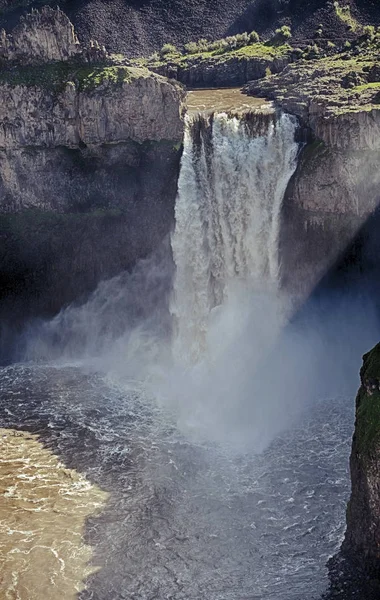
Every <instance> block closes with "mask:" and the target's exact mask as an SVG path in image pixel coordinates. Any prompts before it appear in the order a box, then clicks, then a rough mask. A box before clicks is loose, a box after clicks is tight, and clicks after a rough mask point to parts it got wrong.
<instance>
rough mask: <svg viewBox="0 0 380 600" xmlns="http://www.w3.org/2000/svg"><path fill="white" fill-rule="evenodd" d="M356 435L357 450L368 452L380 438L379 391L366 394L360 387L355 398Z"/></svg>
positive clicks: (363, 452)
mask: <svg viewBox="0 0 380 600" xmlns="http://www.w3.org/2000/svg"><path fill="white" fill-rule="evenodd" d="M356 402H357V406H358V408H357V411H356V419H357V421H356V436H357V445H358V450H359V452H360V453H361V454H364V455H365V454H368V453H370V452H371V451H372V450H374V446H376V444H377V443H378V442H379V440H380V393H379V392H377V391H376V392H374V393H373V394H371V395H370V394H367V393H366V391H365V390H364V389H363V388H360V390H359V392H358V396H357V399H356Z"/></svg>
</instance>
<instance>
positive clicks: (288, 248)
mask: <svg viewBox="0 0 380 600" xmlns="http://www.w3.org/2000/svg"><path fill="white" fill-rule="evenodd" d="M374 60H375V59H374V56H372V55H369V56H363V58H362V59H360V58H358V57H357V56H349V55H348V56H346V57H345V60H342V59H341V58H334V57H326V58H323V59H320V60H311V61H306V60H302V61H298V62H297V63H296V64H289V65H287V66H286V67H285V68H284V69H283V70H282V71H281V72H280V73H279V74H277V75H272V76H269V77H265V78H263V79H260V80H259V81H255V82H251V83H250V84H249V85H248V86H247V87H246V90H247V91H248V92H249V93H251V94H253V95H259V96H265V97H269V98H271V99H272V100H274V101H275V102H276V104H277V105H279V106H280V107H281V108H282V109H283V110H286V111H288V112H290V113H292V114H295V115H296V116H297V117H298V119H299V122H300V137H301V140H302V139H303V149H302V151H301V154H300V158H299V164H298V168H297V170H296V173H295V174H294V176H293V178H292V180H291V182H290V185H289V186H288V190H287V193H286V197H285V201H284V205H283V221H282V228H281V239H280V244H281V257H282V278H283V285H284V286H285V287H286V288H287V289H288V291H289V292H290V293H291V294H292V295H293V296H294V297H295V301H296V303H297V302H302V301H303V300H304V299H305V298H306V297H308V295H309V294H310V292H311V291H312V290H313V289H314V288H315V287H316V285H317V284H318V282H319V281H320V280H321V279H322V278H323V276H324V275H326V274H327V273H328V271H329V269H330V268H331V267H333V266H334V263H336V261H338V260H339V259H340V257H341V256H342V255H343V254H344V252H345V250H346V249H347V247H348V246H349V245H350V243H351V242H352V241H353V240H354V239H355V237H356V236H357V234H358V232H359V231H360V229H361V228H362V226H363V225H364V223H365V222H366V221H367V219H368V218H369V217H371V215H372V214H373V213H374V211H375V210H376V209H377V207H378V205H379V202H380V192H379V189H380V174H379V169H378V166H377V165H378V164H379V161H380V109H379V108H378V107H377V105H376V94H377V90H376V85H377V84H375V87H372V84H371V82H370V81H369V80H370V79H371V80H372V79H373V78H374V77H376V76H377V75H376V73H377V71H376V68H375V67H376V63H375V62H374ZM347 78H348V79H349V80H350V81H351V80H352V79H355V82H356V83H359V84H360V85H359V86H358V87H357V88H356V87H354V88H351V87H350V88H347V81H348V79H347ZM356 83H352V85H354V86H355V85H356ZM350 85H351V84H350ZM297 299H298V300H297Z"/></svg>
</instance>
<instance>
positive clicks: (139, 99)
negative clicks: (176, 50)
mask: <svg viewBox="0 0 380 600" xmlns="http://www.w3.org/2000/svg"><path fill="white" fill-rule="evenodd" d="M42 68H43V67H42ZM19 75H20V82H21V83H18V84H16V85H14V84H12V82H11V83H7V80H6V77H4V79H3V82H2V83H0V148H6V149H7V150H8V149H12V150H13V149H16V148H20V147H25V146H32V147H44V148H45V147H48V148H54V147H57V146H66V147H69V148H75V147H77V146H78V145H79V144H81V143H82V144H86V145H98V144H109V143H113V144H114V143H119V142H123V141H126V140H133V141H136V142H139V143H140V142H143V141H145V140H154V141H160V140H172V141H173V142H180V141H181V139H182V129H183V127H182V120H181V103H182V99H183V95H184V94H183V92H182V90H181V88H180V87H179V86H177V85H174V84H172V83H168V82H167V80H165V79H164V78H162V77H159V76H157V75H154V74H153V73H150V72H149V71H148V70H146V69H134V68H128V67H104V68H103V67H98V68H90V69H89V70H88V69H87V68H86V67H83V68H82V69H81V70H80V71H79V72H78V70H76V69H75V68H73V70H72V72H68V73H62V77H63V80H62V81H57V82H54V83H55V84H56V85H52V86H48V87H43V86H44V84H43V83H42V82H41V83H40V82H39V81H38V80H37V78H36V83H35V82H34V81H33V77H32V76H31V75H30V72H28V71H27V72H25V83H23V81H22V75H23V73H21V71H19ZM27 77H28V78H29V79H27ZM71 79H73V80H71ZM57 87H58V89H57ZM59 88H61V89H59Z"/></svg>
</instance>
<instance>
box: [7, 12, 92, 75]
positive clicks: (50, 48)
mask: <svg viewBox="0 0 380 600" xmlns="http://www.w3.org/2000/svg"><path fill="white" fill-rule="evenodd" d="M80 51H81V47H80V44H79V40H78V38H77V36H76V34H75V31H74V27H73V25H72V24H71V23H70V21H69V19H68V17H67V16H66V15H65V14H64V13H63V12H61V11H60V10H53V9H51V8H49V7H45V8H43V9H42V10H41V11H33V12H32V13H30V14H28V15H27V16H26V17H24V18H23V19H22V20H21V22H20V24H19V25H18V26H17V27H16V28H15V29H14V30H13V32H12V34H9V35H7V34H6V32H5V30H4V29H3V30H2V31H1V32H0V58H1V59H3V60H4V59H5V60H10V61H15V60H18V61H22V62H23V63H24V64H28V63H35V62H48V61H52V60H68V59H70V58H72V57H73V56H76V55H77V54H79V53H80Z"/></svg>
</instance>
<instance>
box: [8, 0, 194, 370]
mask: <svg viewBox="0 0 380 600" xmlns="http://www.w3.org/2000/svg"><path fill="white" fill-rule="evenodd" d="M50 19H53V21H52V22H51V21H50ZM36 23H37V28H35V27H34V25H35V24H36ZM47 23H50V25H51V27H50V29H48V30H46V27H47ZM30 24H33V27H32V29H31V30H29V29H28V27H29V26H30ZM27 25H28V27H27ZM38 27H39V28H38ZM64 32H65V33H64ZM65 36H66V37H65ZM3 39H4V36H3ZM6 39H7V40H8V41H9V40H12V44H13V46H12V48H13V50H12V51H14V52H16V50H17V49H19V48H21V49H22V52H24V51H25V48H27V47H28V43H29V48H30V53H31V54H30V59H31V62H32V63H33V64H31V65H29V66H25V63H24V62H23V64H16V65H15V64H14V62H13V58H14V56H15V55H10V54H9V56H8V59H9V60H8V62H7V63H6V64H5V68H4V69H3V71H2V72H1V75H0V238H1V251H0V265H1V267H0V289H1V292H0V300H1V302H0V316H1V317H2V323H3V325H2V327H3V328H4V327H5V329H6V335H5V337H4V335H3V336H1V332H0V338H1V337H2V341H1V340H0V347H1V346H2V347H3V348H5V351H6V352H8V353H9V343H10V342H9V340H11V339H13V333H12V329H13V328H14V326H18V325H21V324H22V322H23V321H24V320H25V318H28V317H30V316H33V315H51V314H54V313H55V312H57V311H58V310H59V309H60V308H61V307H62V306H63V305H65V304H67V303H69V302H72V301H73V300H75V299H77V298H80V297H81V296H82V295H84V294H86V293H88V292H89V291H91V290H92V289H93V288H94V287H95V286H96V285H97V284H98V282H99V281H100V280H101V279H104V278H107V277H111V276H113V275H115V274H117V273H119V272H120V271H122V270H124V269H127V268H130V267H132V266H133V265H134V264H135V262H136V260H138V259H139V258H141V257H144V256H146V255H147V254H148V253H149V252H151V251H152V250H153V249H154V248H156V247H157V246H158V245H159V244H160V242H161V241H162V239H163V238H164V237H165V236H166V235H167V233H168V232H169V231H170V228H171V225H172V222H173V219H174V202H175V196H176V190H177V179H178V172H179V163H180V156H181V142H182V130H183V125H182V113H183V101H184V91H183V89H182V87H181V85H180V84H177V83H175V82H169V81H168V80H167V79H165V78H164V77H161V76H159V75H156V74H154V73H151V72H149V71H148V70H147V69H135V68H129V67H126V66H117V65H110V64H109V62H107V63H96V64H89V63H88V56H87V54H86V53H83V52H82V53H81V51H80V48H79V52H77V50H78V47H77V46H78V44H77V40H76V36H75V33H74V32H73V30H72V26H71V24H70V23H69V22H68V21H67V19H66V17H65V16H64V15H62V13H60V11H51V10H50V9H49V10H46V11H42V13H34V14H33V15H32V17H31V19H26V20H25V22H24V23H23V24H22V25H20V26H19V28H18V29H17V30H16V32H14V33H13V34H12V36H7V37H6ZM15 40H16V41H15ZM36 40H38V41H36ZM54 40H55V41H54ZM7 43H8V42H7ZM9 44H10V42H9ZM93 47H94V48H95V49H96V45H94V46H93ZM8 48H11V46H10V45H8ZM17 52H18V50H17ZM20 52H21V51H20ZM33 53H34V54H33ZM21 55H22V53H21V54H20V55H17V56H18V59H19V58H20V56H21ZM11 59H12V62H10V60H11ZM42 59H44V60H46V61H49V63H46V64H45V63H44V64H40V63H41V60H42ZM57 59H58V60H57ZM31 297H33V302H30V298H31ZM7 323H8V325H7ZM9 329H10V330H11V332H10V334H9ZM3 334H4V331H3ZM8 334H9V335H8ZM4 340H5V342H4ZM0 354H1V352H0ZM1 358H3V359H4V357H1V356H0V359H1ZM5 358H6V357H5Z"/></svg>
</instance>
